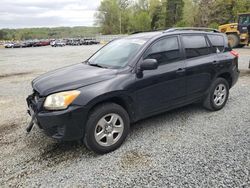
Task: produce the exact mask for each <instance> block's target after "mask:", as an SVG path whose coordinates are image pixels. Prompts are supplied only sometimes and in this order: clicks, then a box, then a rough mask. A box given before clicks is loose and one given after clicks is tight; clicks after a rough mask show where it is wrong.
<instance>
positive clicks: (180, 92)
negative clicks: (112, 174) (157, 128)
mask: <svg viewBox="0 0 250 188" xmlns="http://www.w3.org/2000/svg"><path fill="white" fill-rule="evenodd" d="M238 76H239V70H238V54H237V53H236V52H235V51H232V50H231V49H230V47H229V46H228V40H227V37H226V35H225V34H222V33H219V32H217V31H213V30H206V31H200V30H196V29H195V28H193V29H170V30H167V31H161V32H160V31H157V32H145V33H138V34H132V35H130V36H128V37H125V38H122V39H116V40H114V41H112V42H110V43H108V44H107V45H105V46H104V47H102V48H101V49H100V50H99V51H97V52H96V53H95V54H94V55H92V56H91V57H90V58H89V59H88V60H86V61H85V62H83V63H79V64H75V65H72V66H68V67H65V68H61V69H58V70H55V71H52V72H49V73H46V74H44V75H41V76H39V77H38V78H36V79H34V80H33V81H32V87H33V91H34V93H33V94H31V95H30V96H29V97H28V98H27V103H28V107H29V110H28V112H29V113H30V115H31V116H32V120H31V122H30V125H29V126H28V128H27V131H28V132H29V131H30V130H31V128H32V126H33V124H34V123H35V124H37V125H38V126H39V127H40V128H41V129H43V130H44V131H45V133H46V134H47V135H49V136H51V137H53V138H56V139H59V140H81V139H82V140H83V141H84V143H85V145H86V146H87V147H88V148H89V149H91V150H93V151H94V152H96V153H107V152H110V151H112V150H115V149H116V148H118V147H119V146H120V145H121V144H122V142H123V141H124V140H125V138H126V136H127V135H128V132H129V127H130V123H133V122H136V121H138V120H141V119H144V118H147V117H149V116H152V115H154V114H159V113H162V112H165V111H167V110H171V109H173V108H177V107H181V106H184V105H187V104H190V103H194V102H199V101H200V102H201V103H203V105H204V106H205V107H206V108H208V109H210V110H213V111H215V110H220V109H221V108H223V107H224V105H225V104H226V102H227V99H228V95H229V89H230V88H231V87H232V86H233V85H234V84H235V83H236V81H237V79H238Z"/></svg>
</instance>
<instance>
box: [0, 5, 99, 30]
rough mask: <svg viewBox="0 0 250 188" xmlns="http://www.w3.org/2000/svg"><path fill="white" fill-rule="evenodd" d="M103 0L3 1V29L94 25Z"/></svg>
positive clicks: (0, 15) (0, 9)
mask: <svg viewBox="0 0 250 188" xmlns="http://www.w3.org/2000/svg"><path fill="white" fill-rule="evenodd" d="M100 1H101V0H1V6H0V28H27V27H28V28H31V27H58V26H93V24H94V22H95V18H94V14H95V12H96V10H97V7H98V6H99V4H100Z"/></svg>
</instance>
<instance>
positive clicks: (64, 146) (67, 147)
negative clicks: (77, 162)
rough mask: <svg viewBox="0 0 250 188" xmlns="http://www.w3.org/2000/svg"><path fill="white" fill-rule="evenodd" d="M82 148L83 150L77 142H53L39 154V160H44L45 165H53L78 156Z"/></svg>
mask: <svg viewBox="0 0 250 188" xmlns="http://www.w3.org/2000/svg"><path fill="white" fill-rule="evenodd" d="M82 150H84V147H83V145H81V144H79V143H77V142H66V143H55V144H53V145H50V146H48V147H47V148H46V149H45V150H44V152H43V153H41V154H40V161H41V162H43V163H44V162H46V167H53V166H55V165H59V164H60V163H62V162H65V161H72V160H74V159H77V158H79V157H80V156H81V155H82Z"/></svg>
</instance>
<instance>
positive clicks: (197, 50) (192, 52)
mask: <svg viewBox="0 0 250 188" xmlns="http://www.w3.org/2000/svg"><path fill="white" fill-rule="evenodd" d="M182 41H183V45H184V48H185V52H186V58H187V59H189V58H194V57H199V56H203V55H208V54H210V53H211V52H210V50H209V47H208V44H207V41H206V38H205V37H204V36H203V35H187V36H182Z"/></svg>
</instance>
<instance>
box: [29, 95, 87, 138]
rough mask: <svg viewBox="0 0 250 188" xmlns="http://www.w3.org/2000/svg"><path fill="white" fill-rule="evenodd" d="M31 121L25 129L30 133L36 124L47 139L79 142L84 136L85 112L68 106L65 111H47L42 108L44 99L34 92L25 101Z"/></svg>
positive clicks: (77, 107) (82, 109) (79, 107)
mask: <svg viewBox="0 0 250 188" xmlns="http://www.w3.org/2000/svg"><path fill="white" fill-rule="evenodd" d="M26 101H27V105H28V108H29V109H28V113H29V115H30V116H31V121H30V123H29V125H28V127H27V128H26V131H27V132H30V131H31V129H32V127H33V126H34V125H35V124H36V125H38V127H39V128H41V129H43V130H44V132H45V134H46V135H48V136H49V137H52V138H55V139H59V140H67V141H69V140H79V139H81V138H82V137H83V135H84V125H85V122H86V117H87V110H86V109H85V108H83V107H81V106H69V107H68V108H67V109H65V110H58V111H48V110H46V109H44V108H43V103H44V101H45V98H43V97H39V94H37V93H36V92H34V93H33V94H32V95H30V96H28V98H27V99H26Z"/></svg>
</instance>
